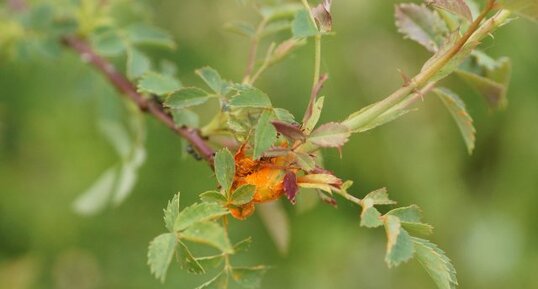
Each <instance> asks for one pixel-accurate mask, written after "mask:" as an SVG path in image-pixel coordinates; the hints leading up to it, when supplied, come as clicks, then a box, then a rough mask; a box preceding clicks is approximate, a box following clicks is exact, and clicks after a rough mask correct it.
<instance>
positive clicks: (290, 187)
mask: <svg viewBox="0 0 538 289" xmlns="http://www.w3.org/2000/svg"><path fill="white" fill-rule="evenodd" d="M283 185H284V192H285V193H286V196H287V197H288V200H290V202H291V203H292V204H294V205H295V196H296V195H297V192H298V191H299V186H298V185H297V176H296V175H295V173H294V172H287V173H286V175H285V176H284V180H283Z"/></svg>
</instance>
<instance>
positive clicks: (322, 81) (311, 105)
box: [303, 73, 329, 124]
mask: <svg viewBox="0 0 538 289" xmlns="http://www.w3.org/2000/svg"><path fill="white" fill-rule="evenodd" d="M327 79H329V75H327V74H326V73H325V74H323V75H322V76H320V77H319V79H318V80H317V81H316V83H315V84H314V87H313V88H312V92H311V93H310V101H309V102H308V106H307V108H306V112H305V114H304V117H303V124H304V123H305V122H306V120H307V119H308V118H309V117H310V116H311V115H312V113H313V111H314V105H315V104H316V98H317V97H318V94H319V92H320V90H321V89H322V88H323V84H325V81H327Z"/></svg>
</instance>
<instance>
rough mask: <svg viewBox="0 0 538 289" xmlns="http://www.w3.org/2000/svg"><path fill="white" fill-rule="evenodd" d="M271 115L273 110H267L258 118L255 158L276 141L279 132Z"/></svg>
mask: <svg viewBox="0 0 538 289" xmlns="http://www.w3.org/2000/svg"><path fill="white" fill-rule="evenodd" d="M270 117H271V112H270V111H267V110H266V111H264V112H263V113H262V114H261V116H260V118H259V120H258V125H257V126H256V131H255V132H254V152H253V156H252V157H253V158H254V159H258V158H259V157H261V155H262V154H263V153H264V152H265V151H266V150H267V149H269V148H270V147H271V146H272V145H273V143H274V142H275V141H276V136H277V132H276V129H275V127H274V126H273V124H272V123H271V119H270Z"/></svg>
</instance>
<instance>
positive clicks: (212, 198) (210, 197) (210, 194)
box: [200, 191, 226, 205]
mask: <svg viewBox="0 0 538 289" xmlns="http://www.w3.org/2000/svg"><path fill="white" fill-rule="evenodd" d="M200 199H201V200H202V201H204V202H206V203H217V204H220V205H224V204H226V197H225V196H224V195H223V194H221V193H220V192H217V191H207V192H204V193H202V194H200Z"/></svg>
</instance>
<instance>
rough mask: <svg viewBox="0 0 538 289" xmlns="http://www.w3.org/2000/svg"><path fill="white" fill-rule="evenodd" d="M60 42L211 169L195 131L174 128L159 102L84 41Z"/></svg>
mask: <svg viewBox="0 0 538 289" xmlns="http://www.w3.org/2000/svg"><path fill="white" fill-rule="evenodd" d="M61 41H62V43H63V44H64V45H66V46H67V47H69V48H72V49H73V50H74V51H75V52H76V53H78V54H79V55H80V57H81V59H82V60H83V61H85V62H88V63H90V64H92V65H93V66H94V67H95V68H96V69H97V70H98V71H99V72H100V73H101V74H103V75H104V76H105V77H106V79H107V80H108V81H109V82H110V83H112V84H113V85H114V87H116V89H117V90H118V91H119V92H121V93H122V94H123V95H125V96H126V97H127V98H129V99H130V100H131V101H133V102H134V103H135V104H136V105H137V106H138V108H139V109H140V110H141V111H143V112H146V113H148V114H151V115H153V116H154V117H155V118H156V119H157V120H159V121H160V122H162V123H164V124H165V125H166V126H167V127H168V128H170V129H172V130H173V131H174V132H175V133H177V134H178V135H180V136H181V137H183V138H184V139H185V140H187V141H188V142H189V143H190V144H191V145H192V146H193V147H194V148H195V149H196V151H198V153H199V154H200V155H201V156H202V158H203V159H204V160H206V161H207V162H208V163H209V165H210V166H211V167H213V149H212V148H211V147H209V146H208V144H207V143H206V141H205V140H204V139H203V138H202V136H201V135H200V134H199V132H198V131H197V130H195V129H192V128H187V127H178V126H176V124H175V123H174V120H173V118H172V116H171V115H170V114H168V113H167V112H166V111H165V110H164V108H163V106H162V105H161V104H160V103H159V102H157V101H155V100H153V99H147V98H145V97H144V96H142V95H141V94H140V93H138V92H137V90H136V87H135V86H134V85H133V84H132V83H131V82H130V81H129V80H128V79H127V78H126V77H125V76H124V75H123V74H122V73H120V72H119V71H118V70H116V68H115V67H114V65H112V63H110V62H108V61H107V60H106V59H104V58H103V57H101V56H99V55H98V54H97V53H96V52H95V51H94V50H93V49H92V48H91V47H90V45H89V44H88V43H87V42H86V41H85V40H84V39H81V38H79V37H76V36H66V37H63V38H62V40H61Z"/></svg>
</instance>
